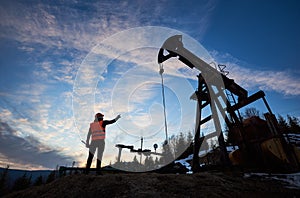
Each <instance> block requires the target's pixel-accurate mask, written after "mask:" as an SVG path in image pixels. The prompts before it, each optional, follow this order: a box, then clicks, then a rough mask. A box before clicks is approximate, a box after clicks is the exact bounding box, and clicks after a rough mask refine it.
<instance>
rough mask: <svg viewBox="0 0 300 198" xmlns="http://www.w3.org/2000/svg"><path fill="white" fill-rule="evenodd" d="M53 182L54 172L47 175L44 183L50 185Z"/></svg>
mask: <svg viewBox="0 0 300 198" xmlns="http://www.w3.org/2000/svg"><path fill="white" fill-rule="evenodd" d="M54 180H55V171H52V172H51V173H50V174H49V175H48V178H47V180H46V183H47V184H48V183H50V182H53V181H54Z"/></svg>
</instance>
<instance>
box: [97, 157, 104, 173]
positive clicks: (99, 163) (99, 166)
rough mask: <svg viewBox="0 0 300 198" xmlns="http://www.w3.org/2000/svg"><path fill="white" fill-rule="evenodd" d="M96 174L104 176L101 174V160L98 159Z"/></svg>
mask: <svg viewBox="0 0 300 198" xmlns="http://www.w3.org/2000/svg"><path fill="white" fill-rule="evenodd" d="M96 174H97V175H103V174H102V172H101V160H98V159H97V165H96Z"/></svg>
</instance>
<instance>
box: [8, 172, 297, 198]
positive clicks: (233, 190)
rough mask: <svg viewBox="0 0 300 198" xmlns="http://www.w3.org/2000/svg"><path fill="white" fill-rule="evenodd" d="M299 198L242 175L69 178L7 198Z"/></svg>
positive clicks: (280, 186) (278, 186) (271, 183)
mask: <svg viewBox="0 0 300 198" xmlns="http://www.w3.org/2000/svg"><path fill="white" fill-rule="evenodd" d="M99 196H101V197H242V196H243V197H266V196H267V197H269V196H272V197H300V190H298V189H290V188H286V187H284V185H283V184H282V183H279V182H278V181H273V180H272V181H270V180H268V181H263V180H262V179H261V178H245V177H243V176H242V174H239V173H234V174H233V173H221V172H203V173H197V174H192V175H184V174H156V173H134V174H107V175H101V176H95V175H70V176H65V177H62V178H60V179H57V180H55V181H54V182H52V183H49V184H47V185H44V186H38V187H32V188H30V189H27V190H24V191H19V192H15V193H12V194H9V195H8V196H7V197H99Z"/></svg>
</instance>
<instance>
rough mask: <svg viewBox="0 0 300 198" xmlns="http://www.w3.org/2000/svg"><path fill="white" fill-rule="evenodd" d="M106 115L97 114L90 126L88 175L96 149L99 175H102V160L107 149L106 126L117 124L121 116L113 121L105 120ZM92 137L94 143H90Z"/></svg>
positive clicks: (87, 139) (87, 142) (87, 140)
mask: <svg viewBox="0 0 300 198" xmlns="http://www.w3.org/2000/svg"><path fill="white" fill-rule="evenodd" d="M103 117H104V115H103V114H102V113H97V114H96V115H95V120H94V122H92V123H91V124H90V128H89V132H88V135H87V138H86V147H87V148H89V157H88V159H87V162H86V173H87V174H88V173H89V170H90V167H91V164H92V161H93V157H94V154H95V152H96V149H98V152H97V165H96V171H97V174H101V160H102V155H103V151H104V147H105V132H106V131H105V127H106V125H109V124H113V123H115V122H116V121H117V120H118V119H119V118H120V117H121V116H120V115H118V116H117V117H116V118H115V119H113V120H103ZM91 136H92V138H91V139H92V141H91V143H89V142H90V137H91Z"/></svg>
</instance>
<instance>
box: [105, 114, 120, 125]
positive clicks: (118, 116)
mask: <svg viewBox="0 0 300 198" xmlns="http://www.w3.org/2000/svg"><path fill="white" fill-rule="evenodd" d="M120 118H121V115H117V117H116V118H115V119H113V120H104V125H108V124H113V123H115V122H116V121H118V120H119V119H120Z"/></svg>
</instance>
